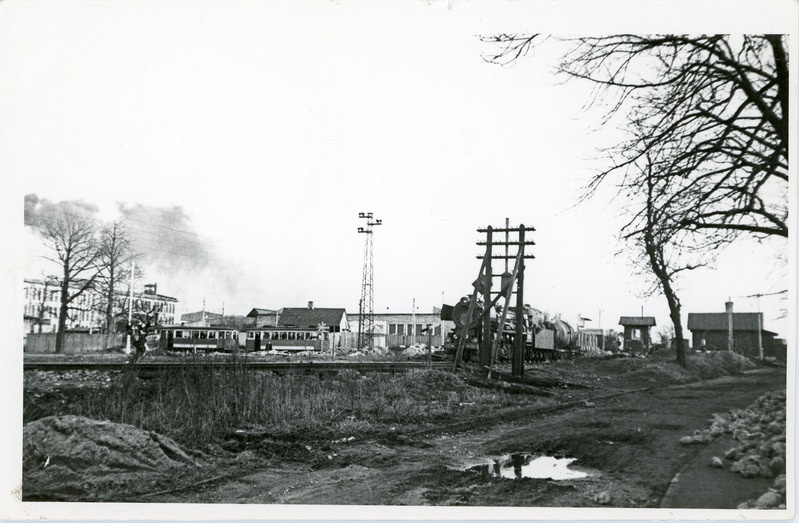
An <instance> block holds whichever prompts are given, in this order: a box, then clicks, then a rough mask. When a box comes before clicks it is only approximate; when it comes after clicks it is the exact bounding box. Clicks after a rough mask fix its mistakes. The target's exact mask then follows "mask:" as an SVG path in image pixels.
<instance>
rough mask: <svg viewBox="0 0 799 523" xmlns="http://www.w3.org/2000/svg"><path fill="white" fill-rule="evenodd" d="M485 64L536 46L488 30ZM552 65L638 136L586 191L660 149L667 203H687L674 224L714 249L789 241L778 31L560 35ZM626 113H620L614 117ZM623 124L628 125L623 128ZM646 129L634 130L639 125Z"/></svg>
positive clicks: (782, 48) (612, 153)
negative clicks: (738, 242)
mask: <svg viewBox="0 0 799 523" xmlns="http://www.w3.org/2000/svg"><path fill="white" fill-rule="evenodd" d="M483 40H484V41H487V42H493V43H494V44H495V45H497V46H499V51H498V52H497V53H496V54H493V55H489V56H487V57H486V59H487V60H488V61H491V62H494V63H499V64H503V65H507V64H509V63H512V62H514V61H515V60H517V59H518V58H519V57H521V56H524V55H526V54H527V53H528V52H529V51H530V50H531V49H532V48H534V46H535V45H537V44H538V43H539V42H541V41H543V40H544V37H542V36H541V35H538V34H531V35H508V34H502V35H495V36H488V37H483ZM566 42H569V43H570V44H572V47H571V50H570V51H569V52H567V53H566V55H565V56H564V59H563V61H562V63H561V65H560V66H559V71H560V72H562V73H565V74H566V75H568V76H569V77H572V78H579V79H584V80H587V81H589V82H592V83H593V84H594V85H595V86H596V87H597V89H596V90H595V91H594V95H593V98H592V99H591V100H589V104H594V103H597V102H602V103H607V104H608V112H607V121H610V120H611V119H612V118H613V117H614V116H616V115H617V113H619V112H620V111H621V112H622V113H623V114H624V115H625V116H626V118H627V120H628V124H629V125H630V126H632V127H633V128H634V129H635V131H636V132H632V133H631V135H630V138H629V139H627V140H625V141H622V142H621V143H619V144H618V145H616V146H613V147H611V148H610V149H608V150H607V151H606V152H607V153H608V159H609V167H607V168H605V169H604V170H602V171H600V172H599V173H598V174H596V175H595V176H594V177H593V178H592V180H591V181H590V183H589V184H588V186H587V191H586V196H590V195H591V194H593V192H594V191H595V190H596V188H597V187H598V186H599V185H600V184H602V182H604V181H605V180H606V178H608V176H609V175H611V174H620V175H621V176H622V177H625V176H629V175H631V172H630V169H631V168H632V169H633V173H632V175H635V172H634V171H635V165H636V163H638V162H639V161H641V160H642V159H643V158H644V157H645V155H646V154H647V153H648V152H651V151H653V150H654V151H657V154H658V156H659V157H661V158H662V159H663V161H666V158H665V155H668V162H669V164H670V166H669V169H668V171H667V172H668V175H669V176H671V177H674V178H675V179H679V183H674V184H671V187H670V189H671V190H672V191H673V194H672V196H673V197H674V198H677V199H680V200H681V201H683V202H685V204H686V205H685V206H684V207H682V208H678V207H677V206H671V212H673V213H676V215H675V216H674V220H675V221H678V222H679V223H680V224H681V225H682V226H684V227H686V228H690V229H692V230H694V231H696V232H700V233H704V234H706V235H707V237H708V238H711V239H712V242H713V243H714V244H715V246H718V245H721V244H724V243H728V242H731V241H733V240H735V239H736V238H738V236H739V235H740V234H741V233H747V234H752V235H755V236H758V237H765V236H776V237H784V238H787V236H788V225H787V218H788V199H787V194H788V193H787V191H788V129H789V122H788V90H789V88H788V57H787V39H786V37H785V36H784V35H744V36H741V37H732V36H729V35H700V36H688V35H656V36H640V35H630V34H618V35H610V36H604V37H586V38H577V39H567V40H566ZM622 110H623V111H622ZM628 127H629V126H628ZM639 129H640V130H643V132H637V131H638V130H639Z"/></svg>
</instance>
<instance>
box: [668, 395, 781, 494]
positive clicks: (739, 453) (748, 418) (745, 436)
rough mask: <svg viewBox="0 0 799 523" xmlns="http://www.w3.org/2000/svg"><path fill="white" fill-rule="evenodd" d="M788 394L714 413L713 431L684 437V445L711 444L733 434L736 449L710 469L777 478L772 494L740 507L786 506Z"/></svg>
mask: <svg viewBox="0 0 799 523" xmlns="http://www.w3.org/2000/svg"><path fill="white" fill-rule="evenodd" d="M785 427H786V422H785V391H784V390H780V391H772V392H768V393H766V394H764V395H763V396H761V397H760V398H758V399H757V401H755V402H754V403H753V404H752V405H750V406H748V407H747V408H745V409H734V410H731V411H730V412H728V413H725V414H714V415H713V418H712V420H711V425H710V428H708V429H705V430H701V431H696V432H695V433H694V435H692V436H685V437H683V438H681V440H680V442H681V443H683V444H695V443H707V442H709V441H712V440H713V439H714V438H716V437H717V436H719V435H721V434H732V439H733V440H734V442H735V446H734V447H732V448H730V449H729V450H728V451H727V452H725V453H724V460H722V459H721V458H720V457H718V456H714V457H713V458H712V459H711V460H710V466H714V467H724V466H725V465H726V464H730V466H729V470H730V471H731V472H735V473H738V474H740V475H741V476H743V477H745V478H751V477H757V476H760V477H765V478H775V480H774V484H773V486H772V488H771V489H769V491H768V492H766V493H765V494H763V495H762V496H761V497H760V498H759V499H757V500H756V501H754V502H751V503H750V502H747V503H743V504H741V506H739V508H784V507H785V451H786V447H785Z"/></svg>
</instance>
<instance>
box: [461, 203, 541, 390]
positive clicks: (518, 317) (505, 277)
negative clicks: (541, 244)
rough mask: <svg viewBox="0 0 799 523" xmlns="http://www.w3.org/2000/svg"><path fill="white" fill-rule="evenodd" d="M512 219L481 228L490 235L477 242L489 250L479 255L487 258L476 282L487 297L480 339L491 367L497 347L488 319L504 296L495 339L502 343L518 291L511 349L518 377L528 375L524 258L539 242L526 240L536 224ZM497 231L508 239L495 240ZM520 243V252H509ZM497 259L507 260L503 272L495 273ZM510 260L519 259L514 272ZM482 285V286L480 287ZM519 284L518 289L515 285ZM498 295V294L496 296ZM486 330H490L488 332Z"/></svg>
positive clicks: (513, 369)
mask: <svg viewBox="0 0 799 523" xmlns="http://www.w3.org/2000/svg"><path fill="white" fill-rule="evenodd" d="M509 223H510V220H509V219H507V218H506V219H505V228H493V227H490V226H489V227H487V228H485V229H478V230H477V232H479V233H483V234H485V235H486V239H485V241H482V242H478V243H477V245H485V247H486V252H485V255H484V256H478V257H477V258H478V259H479V258H483V259H484V262H483V269H481V274H480V275H478V280H477V281H476V282H475V288H476V289H479V290H481V291H482V292H483V299H484V300H485V302H484V304H483V321H484V323H483V329H484V331H483V339H482V340H481V343H480V364H481V365H484V364H485V363H488V365H489V370H490V366H491V365H492V364H493V360H494V357H495V354H494V352H495V349H494V347H492V344H491V335H490V325H491V324H490V321H486V320H487V319H488V318H489V316H490V313H491V308H492V307H493V306H494V305H496V303H497V302H498V301H499V299H500V298H504V302H505V303H504V307H503V311H502V316H501V319H499V322H498V324H497V333H496V336H497V339H496V340H495V342H494V344H493V345H494V346H497V345H498V343H497V342H498V341H499V339H500V338H501V337H502V335H503V330H504V319H505V317H506V316H507V313H508V310H509V309H510V308H511V303H510V302H511V297H512V296H513V294H516V305H515V307H514V312H513V315H514V317H515V319H514V324H515V329H514V332H513V349H512V353H511V374H512V375H513V376H515V377H522V376H524V352H525V341H526V340H525V337H526V334H527V333H525V330H524V269H525V265H524V261H525V260H526V259H532V258H535V256H534V255H533V254H530V253H526V252H525V247H526V246H532V245H535V242H534V241H530V240H526V239H525V233H526V232H535V228H533V227H525V226H524V225H523V224H520V225H519V226H518V227H510V226H509ZM495 232H504V233H505V241H504V242H503V241H495V240H494V239H493V238H494V233H495ZM511 233H513V234H514V235H515V236H516V239H515V240H512V239H511ZM494 246H504V247H505V254H504V255H502V254H494V250H493V247H494ZM511 246H514V247H516V253H515V254H511V253H510V252H509V250H510V247H511ZM495 259H504V260H505V272H504V273H502V274H496V275H495V274H493V271H492V268H491V264H492V261H493V260H495ZM510 260H515V266H514V268H513V272H512V273H510V272H508V269H509V266H508V262H509V261H510ZM497 277H498V278H500V279H501V280H500V281H501V285H500V288H499V290H497V291H492V290H491V288H492V282H491V280H492V279H493V278H497ZM478 286H479V287H478ZM514 287H515V289H514ZM493 295H496V297H495V298H494V297H492V296H493ZM486 331H489V332H488V334H487V333H486Z"/></svg>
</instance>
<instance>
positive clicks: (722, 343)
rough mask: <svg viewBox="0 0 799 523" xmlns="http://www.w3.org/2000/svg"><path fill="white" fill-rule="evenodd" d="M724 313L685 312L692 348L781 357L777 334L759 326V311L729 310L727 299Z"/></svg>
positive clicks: (760, 313)
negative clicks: (728, 350) (729, 349)
mask: <svg viewBox="0 0 799 523" xmlns="http://www.w3.org/2000/svg"><path fill="white" fill-rule="evenodd" d="M725 308H726V311H725V312H701V313H696V312H694V313H689V314H688V330H689V331H691V337H692V342H693V347H694V349H695V350H727V349H728V348H729V347H730V343H731V344H732V347H731V348H732V350H733V351H735V352H738V353H740V354H743V355H745V356H749V357H753V358H757V357H760V354H761V349H762V352H763V355H764V356H775V357H781V354H779V353H780V352H781V351H782V350H784V348H783V347H784V344H783V343H782V340H779V341H777V338H776V336H777V333H775V332H772V331H769V330H766V329H765V328H764V327H763V313H762V312H733V303H732V302H731V301H729V302H727V303H726V304H725Z"/></svg>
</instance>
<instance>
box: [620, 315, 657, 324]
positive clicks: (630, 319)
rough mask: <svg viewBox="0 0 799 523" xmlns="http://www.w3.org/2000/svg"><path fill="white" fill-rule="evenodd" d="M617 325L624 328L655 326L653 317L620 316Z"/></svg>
mask: <svg viewBox="0 0 799 523" xmlns="http://www.w3.org/2000/svg"><path fill="white" fill-rule="evenodd" d="M619 325H622V326H624V327H654V326H655V325H657V323H656V322H655V318H654V316H622V317H621V318H619Z"/></svg>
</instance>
